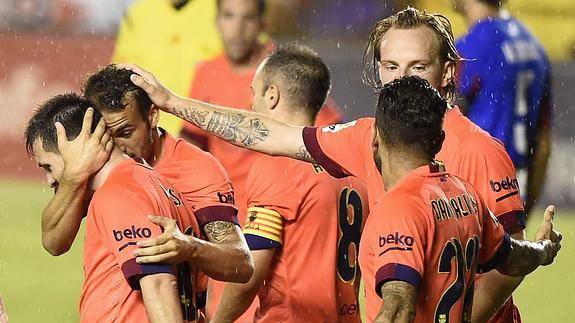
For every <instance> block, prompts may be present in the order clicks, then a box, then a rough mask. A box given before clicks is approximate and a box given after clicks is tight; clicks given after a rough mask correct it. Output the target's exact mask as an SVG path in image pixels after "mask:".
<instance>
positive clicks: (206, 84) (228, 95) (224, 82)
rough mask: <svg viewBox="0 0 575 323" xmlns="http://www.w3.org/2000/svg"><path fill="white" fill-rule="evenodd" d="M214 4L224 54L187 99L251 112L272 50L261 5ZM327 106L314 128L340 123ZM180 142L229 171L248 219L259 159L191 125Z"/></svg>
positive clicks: (228, 0)
mask: <svg viewBox="0 0 575 323" xmlns="http://www.w3.org/2000/svg"><path fill="white" fill-rule="evenodd" d="M218 4H219V8H218V15H217V20H216V23H217V27H218V30H219V32H220V35H221V37H222V41H223V45H224V53H223V54H221V55H219V56H217V57H215V58H214V59H212V60H209V61H206V62H203V63H201V64H199V65H198V67H197V69H196V72H195V77H194V81H193V83H192V86H191V89H190V92H189V96H190V97H192V98H195V99H199V100H202V101H204V102H209V103H212V104H217V105H223V106H229V107H235V108H238V109H243V110H250V109H251V106H252V90H251V82H252V78H253V76H254V74H255V72H256V68H257V66H258V65H259V64H260V63H261V62H262V60H263V59H264V58H265V57H266V56H267V55H268V54H269V53H270V51H271V50H272V48H273V46H274V45H273V43H272V42H271V41H264V42H262V41H261V38H262V34H263V32H264V10H265V1H263V0H219V1H218ZM212 23H213V22H212ZM328 105H329V107H324V108H323V109H322V110H321V111H320V113H319V115H318V118H317V120H316V124H318V125H327V124H332V123H338V122H340V121H341V115H340V113H339V111H338V110H337V108H336V107H335V104H334V102H333V101H332V100H331V99H330V101H328ZM181 136H182V137H183V138H185V139H187V140H188V141H191V142H194V143H196V144H198V146H200V147H202V148H204V149H207V150H208V151H210V152H211V153H212V154H214V156H216V158H218V159H219V161H220V162H221V163H222V165H223V166H224V168H225V169H226V170H227V172H228V174H229V175H230V178H231V180H232V183H233V185H234V191H235V202H236V206H237V207H238V217H239V221H240V223H241V224H242V225H243V224H244V222H245V218H246V213H247V197H246V192H245V186H246V183H245V181H246V177H247V174H248V172H249V170H250V167H251V166H252V164H253V163H254V161H255V160H256V159H257V158H258V157H259V154H258V153H257V152H253V151H250V150H247V149H244V148H240V147H236V146H234V145H232V144H229V143H227V142H225V141H223V140H221V139H219V138H216V137H213V136H207V135H206V134H205V132H202V131H201V130H200V129H198V128H196V127H194V126H192V125H191V124H186V125H185V126H184V128H183V131H182V133H181ZM211 287H212V286H211ZM222 287H223V286H217V287H216V288H211V289H210V291H209V293H208V295H209V296H208V297H209V298H210V299H209V301H208V307H207V313H208V316H209V315H210V314H211V313H213V312H214V310H215V306H216V305H217V301H218V300H219V298H220V295H221V292H222V291H223V288H222ZM214 295H216V296H214ZM250 314H251V317H250V316H249V315H250ZM243 318H248V319H247V320H249V321H251V320H252V319H253V311H251V313H248V312H246V313H245V314H244V316H243Z"/></svg>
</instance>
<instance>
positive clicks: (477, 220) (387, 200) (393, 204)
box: [359, 164, 510, 322]
mask: <svg viewBox="0 0 575 323" xmlns="http://www.w3.org/2000/svg"><path fill="white" fill-rule="evenodd" d="M439 166H440V165H437V164H432V165H429V166H423V167H420V168H417V169H415V170H413V171H412V172H410V173H409V174H408V175H406V176H405V177H404V178H402V179H401V180H400V181H399V182H398V183H397V184H396V185H395V186H394V187H393V188H392V189H391V190H389V191H388V192H387V193H386V194H385V195H384V196H383V197H382V198H381V200H380V202H379V203H378V205H377V206H376V208H375V209H374V210H372V211H373V216H371V217H369V218H368V220H367V223H366V229H365V232H364V235H363V237H362V243H361V247H360V254H359V259H360V265H361V270H362V272H363V274H364V277H365V286H366V311H367V313H366V314H367V319H368V321H369V322H372V321H374V319H375V317H376V316H377V314H378V312H379V311H380V309H381V306H382V304H383V302H382V300H381V287H382V286H383V285H384V284H385V283H386V282H388V281H394V280H399V281H404V282H407V283H410V284H412V285H413V286H415V287H416V289H417V304H416V312H415V322H467V321H469V319H470V318H471V305H472V303H473V282H474V276H475V272H476V270H477V268H478V265H480V266H485V267H486V270H489V269H491V268H492V267H493V266H496V265H497V264H498V263H499V262H500V261H501V260H502V259H504V257H505V254H506V252H509V248H510V244H509V237H508V236H507V235H506V234H505V232H504V231H503V227H502V226H501V225H499V223H498V222H497V220H496V218H495V217H494V216H493V215H492V214H491V212H490V211H489V210H488V209H487V207H486V206H485V203H484V202H483V200H482V199H481V197H480V196H479V195H478V194H477V193H476V192H475V190H474V189H473V188H472V187H471V185H469V184H467V183H465V182H464V181H463V180H460V179H459V178H457V177H456V176H452V175H450V174H448V173H445V172H444V171H442V170H440V169H439V168H440V167H439Z"/></svg>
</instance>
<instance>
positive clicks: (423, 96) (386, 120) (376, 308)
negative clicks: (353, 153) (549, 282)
mask: <svg viewBox="0 0 575 323" xmlns="http://www.w3.org/2000/svg"><path fill="white" fill-rule="evenodd" d="M446 107H447V102H445V101H444V100H443V99H442V98H441V96H440V94H439V93H438V92H437V91H436V90H435V89H433V88H431V86H430V85H429V84H428V83H427V82H426V81H425V80H423V79H421V78H419V77H417V76H406V77H402V78H400V79H398V80H395V81H392V82H391V83H388V84H386V85H384V86H383V89H382V90H381V91H380V95H379V100H378V104H377V109H376V116H375V118H376V120H375V122H376V134H375V137H376V139H375V143H376V145H375V149H376V152H375V154H377V156H378V159H379V160H380V161H381V168H380V171H381V178H382V179H383V181H384V182H385V184H386V188H387V193H386V194H385V195H384V196H383V197H382V198H381V199H380V203H378V204H377V205H376V206H375V209H373V210H371V212H372V213H373V216H371V217H369V218H368V219H367V223H366V231H365V233H364V235H363V237H362V242H361V248H360V266H361V270H362V272H363V273H364V275H365V277H366V280H365V284H366V293H367V298H366V302H367V304H366V308H367V318H368V320H369V321H370V322H371V321H373V320H374V319H375V321H377V322H412V321H415V322H429V321H433V322H470V319H471V306H472V301H473V285H474V275H475V272H476V270H479V271H488V270H490V269H492V268H497V270H498V271H500V272H502V273H504V274H506V275H520V276H523V275H526V274H528V273H530V272H532V271H533V270H535V269H536V268H537V267H538V266H539V265H548V264H550V263H552V262H553V259H554V258H555V256H556V254H557V252H558V251H559V249H560V247H561V246H560V244H559V243H560V241H561V235H560V234H559V233H557V232H555V231H553V230H552V213H551V210H549V213H546V215H545V216H546V217H545V221H544V223H543V225H542V226H541V228H540V229H539V231H538V232H537V235H536V236H535V239H536V240H537V242H528V241H518V240H514V239H512V238H509V236H508V235H507V234H506V233H504V231H503V228H502V227H501V225H499V223H498V221H497V220H496V219H495V217H494V216H493V215H492V214H491V212H490V211H489V209H488V208H487V207H486V205H485V203H484V202H483V200H482V198H481V196H480V195H479V194H477V192H476V191H475V189H474V188H473V187H472V186H471V185H470V184H468V183H467V182H465V181H463V180H461V179H459V178H458V177H457V176H452V175H451V174H449V173H448V172H445V169H443V165H442V164H441V163H440V162H437V161H434V158H435V154H436V153H437V152H439V150H440V149H441V144H442V142H443V139H444V136H445V134H444V132H443V131H442V122H443V116H444V114H445V109H446ZM378 296H379V297H378ZM376 314H377V317H376Z"/></svg>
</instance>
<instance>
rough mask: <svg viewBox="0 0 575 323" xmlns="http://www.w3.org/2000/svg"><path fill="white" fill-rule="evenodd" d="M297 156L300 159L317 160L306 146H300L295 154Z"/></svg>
mask: <svg viewBox="0 0 575 323" xmlns="http://www.w3.org/2000/svg"><path fill="white" fill-rule="evenodd" d="M295 157H296V158H297V159H299V160H303V161H308V162H312V163H313V162H315V160H314V159H313V157H312V156H311V155H310V154H309V152H308V151H307V149H306V148H305V146H301V147H299V151H298V152H297V153H296V154H295Z"/></svg>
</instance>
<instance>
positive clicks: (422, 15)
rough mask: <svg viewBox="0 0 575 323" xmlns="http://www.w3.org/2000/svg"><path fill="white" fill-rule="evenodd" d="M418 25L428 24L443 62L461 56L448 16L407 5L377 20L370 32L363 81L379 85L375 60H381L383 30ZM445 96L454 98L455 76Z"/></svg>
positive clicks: (452, 60) (378, 86)
mask: <svg viewBox="0 0 575 323" xmlns="http://www.w3.org/2000/svg"><path fill="white" fill-rule="evenodd" d="M421 26H425V27H427V28H430V29H431V30H432V31H433V34H434V35H435V37H436V39H437V44H438V45H439V48H438V51H439V53H438V54H439V57H440V59H441V62H442V63H446V62H453V63H454V64H456V63H457V62H458V61H460V60H461V56H460V55H459V52H458V51H457V48H456V47H455V40H454V37H453V31H452V28H451V23H450V22H449V19H447V17H445V16H443V15H439V14H428V13H427V12H425V11H421V10H418V9H415V8H411V7H409V8H407V9H404V10H401V11H399V12H397V13H396V14H394V15H391V16H389V17H387V18H385V19H382V20H380V21H378V22H377V23H376V24H375V26H374V27H373V30H372V31H371V34H370V35H369V41H368V43H367V46H366V48H365V52H364V55H363V80H364V82H365V83H366V84H368V85H370V86H371V87H373V88H375V89H379V88H380V87H381V81H380V80H379V77H378V70H377V68H376V66H377V63H379V62H380V61H381V57H380V52H379V48H380V45H381V40H382V38H383V36H384V35H385V33H387V32H388V31H389V30H390V29H391V28H396V29H404V30H405V29H415V28H418V27H421ZM444 90H445V96H446V98H447V99H448V100H453V99H455V96H456V86H455V78H453V79H452V80H451V82H449V84H447V86H446V87H445V89H444Z"/></svg>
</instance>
